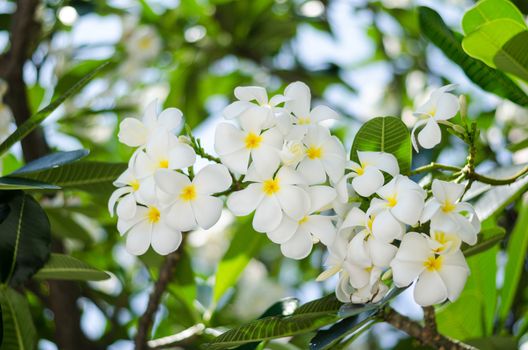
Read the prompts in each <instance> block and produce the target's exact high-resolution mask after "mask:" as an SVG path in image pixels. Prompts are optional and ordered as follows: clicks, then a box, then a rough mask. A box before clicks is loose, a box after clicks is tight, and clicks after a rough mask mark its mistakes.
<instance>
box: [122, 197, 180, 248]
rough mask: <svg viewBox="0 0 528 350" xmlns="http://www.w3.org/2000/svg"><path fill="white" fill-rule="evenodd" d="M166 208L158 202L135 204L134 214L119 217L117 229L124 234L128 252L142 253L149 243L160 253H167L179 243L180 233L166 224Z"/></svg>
mask: <svg viewBox="0 0 528 350" xmlns="http://www.w3.org/2000/svg"><path fill="white" fill-rule="evenodd" d="M167 219H168V213H167V210H166V209H164V208H163V207H161V205H160V204H159V203H158V202H151V203H147V204H146V206H142V205H136V208H135V213H134V216H133V217H131V218H123V217H119V220H118V221H117V229H118V231H119V233H121V235H124V234H126V235H127V238H126V249H127V251H128V252H129V253H130V254H134V255H142V254H144V253H145V252H146V251H147V250H148V248H149V246H150V245H152V248H153V249H154V250H155V251H156V252H157V253H158V254H161V255H167V254H169V253H171V252H173V251H175V250H176V249H178V247H179V246H180V244H181V241H182V234H181V232H180V231H178V230H176V229H174V228H173V227H171V226H170V225H169V224H168V220H167Z"/></svg>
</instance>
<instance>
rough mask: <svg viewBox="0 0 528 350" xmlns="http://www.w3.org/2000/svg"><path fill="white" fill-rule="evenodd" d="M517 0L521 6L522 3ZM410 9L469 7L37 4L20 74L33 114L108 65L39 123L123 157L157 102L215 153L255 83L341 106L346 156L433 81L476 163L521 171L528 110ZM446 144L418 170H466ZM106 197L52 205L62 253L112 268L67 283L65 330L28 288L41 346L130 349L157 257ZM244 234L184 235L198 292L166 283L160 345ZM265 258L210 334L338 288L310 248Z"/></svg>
mask: <svg viewBox="0 0 528 350" xmlns="http://www.w3.org/2000/svg"><path fill="white" fill-rule="evenodd" d="M514 2H515V3H516V4H517V6H518V7H519V8H520V9H521V10H522V11H524V13H526V10H527V9H528V5H527V3H526V2H525V1H523V0H519V1H514ZM418 5H426V6H429V7H432V8H434V9H435V10H436V11H437V12H438V13H439V14H440V15H441V16H442V18H443V19H444V21H445V22H446V23H447V24H448V25H449V26H450V27H451V28H453V29H454V30H457V31H460V20H461V17H462V15H463V13H464V11H465V10H467V8H469V7H470V6H471V5H473V1H469V0H451V1H440V0H436V1H432V0H431V1H411V0H381V1H361V0H329V1H319V0H308V1H302V0H240V1H234V0H200V1H199V0H181V1H178V0H137V1H135V0H110V1H102V0H101V1H99V0H97V1H81V0H78V1H50V0H46V1H43V2H42V4H41V6H40V7H39V9H38V11H37V14H36V16H38V21H40V22H41V23H42V28H41V31H40V33H38V36H37V38H38V40H36V43H35V47H34V49H35V51H34V53H33V54H32V57H31V60H30V61H29V62H28V63H26V65H25V66H24V80H25V82H26V84H27V87H28V94H29V100H30V104H31V108H32V111H33V112H35V111H37V110H38V109H39V108H41V107H43V106H46V105H47V104H48V103H49V102H50V101H51V100H52V99H53V98H54V97H56V96H59V95H60V94H62V93H64V91H65V90H66V89H67V88H68V87H69V86H71V85H72V83H74V82H76V81H78V80H79V79H81V78H82V77H83V76H84V75H86V74H87V73H88V72H90V71H92V70H93V69H95V68H96V67H97V66H99V65H100V64H101V63H102V62H104V61H108V60H110V62H111V63H110V64H109V65H108V66H107V67H106V68H105V69H104V71H103V72H102V73H101V74H99V75H98V78H97V79H95V80H94V81H93V82H91V83H90V84H89V85H88V86H87V87H86V88H84V89H83V90H82V91H81V92H79V93H77V94H76V95H75V96H74V97H73V98H71V99H69V100H68V101H67V102H66V103H64V104H63V105H62V106H61V107H60V108H59V109H58V110H57V111H56V112H54V113H53V115H52V116H51V117H50V118H49V119H48V120H46V122H45V123H44V127H43V128H44V133H45V136H46V140H47V143H48V144H49V146H50V147H51V148H52V149H57V150H73V149H78V148H86V149H89V150H90V151H91V154H90V156H89V159H91V160H104V161H113V162H124V161H126V160H127V159H128V158H129V156H130V154H131V149H129V148H127V147H126V146H123V145H121V144H119V143H118V141H117V136H116V135H117V128H118V124H119V122H120V120H122V119H123V118H125V117H129V116H134V117H140V116H141V113H142V110H143V108H144V107H145V106H146V105H147V104H148V103H149V102H151V101H152V100H153V99H158V100H159V101H160V102H161V103H162V104H163V105H164V106H165V107H178V108H180V109H181V110H182V111H183V113H184V115H185V118H186V122H187V123H188V124H189V126H190V127H191V128H193V133H194V134H195V135H196V136H197V137H199V138H201V139H202V144H203V145H204V147H205V149H206V150H208V151H210V152H211V153H214V151H213V135H214V126H215V124H216V123H217V122H218V121H220V120H221V119H222V116H221V111H222V109H223V108H224V107H225V106H226V105H227V104H228V103H229V102H230V101H232V100H233V90H234V88H235V87H236V86H240V85H260V86H264V87H266V88H267V89H268V90H269V91H270V92H280V91H282V89H283V88H284V86H285V85H287V84H288V83H290V82H293V81H297V80H301V81H304V82H306V83H307V84H308V85H309V86H310V87H311V89H312V94H313V101H314V103H316V104H318V103H325V104H327V105H329V106H331V107H332V108H334V109H336V110H337V111H339V113H340V115H341V119H340V120H339V121H336V122H334V123H333V124H332V128H333V131H334V132H335V133H336V134H337V135H338V136H339V137H340V138H341V139H342V140H343V141H344V142H345V144H346V145H347V146H348V147H349V146H350V145H351V142H352V139H353V136H354V134H355V132H356V131H357V130H358V128H359V127H360V125H361V124H362V123H363V122H364V121H366V120H369V119H370V118H373V117H376V116H382V115H393V116H401V117H402V119H403V120H404V122H405V123H406V124H408V125H409V126H410V127H411V126H412V124H413V123H414V117H413V116H412V110H413V106H415V105H416V104H417V103H418V102H420V101H421V100H423V99H424V98H426V97H427V96H428V93H429V92H430V90H431V88H433V87H438V86H441V85H444V84H446V83H456V84H458V87H457V89H456V91H457V93H460V94H466V95H467V97H468V101H469V115H470V117H472V118H477V121H478V124H479V126H480V127H481V128H482V133H481V141H482V145H481V150H480V153H479V157H481V160H483V159H484V160H485V161H483V162H482V164H481V165H480V166H479V170H480V171H483V172H485V171H487V170H489V169H493V168H495V167H498V166H506V165H510V164H520V163H525V162H527V161H528V150H527V149H524V150H523V147H522V145H523V141H524V142H525V143H526V139H527V137H528V111H527V110H526V109H522V108H520V107H518V106H517V105H515V104H513V103H511V102H508V101H505V100H502V99H500V98H498V97H497V96H495V95H492V94H489V93H486V92H484V91H483V90H481V89H480V88H479V87H478V86H476V85H474V84H473V83H472V82H471V81H470V80H469V79H468V78H467V77H466V76H465V74H464V72H463V71H462V70H461V69H460V68H459V67H458V66H456V65H454V64H453V63H452V62H451V61H449V60H448V59H447V58H446V57H445V56H444V55H443V53H442V52H441V51H440V50H439V49H438V48H436V47H434V46H433V45H431V44H429V43H428V42H427V41H426V40H425V39H424V38H423V37H421V34H420V29H419V24H418V19H417V15H416V6H418ZM14 9H15V5H14V3H13V2H12V1H10V0H4V1H1V2H0V52H2V51H5V50H6V49H7V47H8V41H9V34H8V30H9V24H10V16H11V14H12V12H13V11H14ZM2 106H3V107H4V108H3V109H0V115H1V118H0V119H1V120H0V124H1V125H0V133H1V134H2V137H5V136H6V135H7V134H8V133H9V132H10V131H12V130H14V128H15V125H14V122H13V121H12V120H11V119H10V118H11V117H10V112H9V110H7V109H6V108H5V106H4V105H2ZM443 140H444V141H443V143H442V145H441V147H437V148H436V149H435V150H433V151H421V152H420V153H419V154H417V155H415V157H414V160H413V164H414V166H415V167H416V166H420V165H424V164H427V163H429V162H431V161H432V160H437V161H440V162H442V163H447V164H453V165H462V164H463V163H464V161H465V157H466V151H465V146H464V144H463V143H461V142H460V141H459V140H456V139H455V138H453V137H449V136H448V135H444V138H443ZM507 145H509V147H506V146H507ZM512 145H513V146H512ZM2 162H3V171H4V173H8V172H9V171H10V170H11V169H15V168H17V167H18V166H19V165H20V164H21V162H22V152H21V149H20V148H16V149H15V150H14V151H13V152H12V154H10V155H8V156H7V157H6V158H4V159H3V160H2ZM109 190H110V189H109ZM103 192H104V191H103ZM103 192H101V193H91V194H79V193H73V194H65V195H63V196H59V197H56V198H54V199H53V200H50V201H49V202H47V203H46V210H47V212H48V215H49V216H50V219H51V221H52V230H53V234H54V235H55V236H56V237H57V238H60V239H62V240H63V242H64V245H65V249H66V250H67V251H68V252H71V254H72V255H74V256H77V257H79V258H81V259H82V260H83V261H87V262H89V263H91V264H92V265H94V266H97V267H98V268H101V269H105V270H108V271H110V272H111V273H112V279H110V280H108V281H104V282H99V283H88V284H82V285H74V286H73V287H71V285H69V287H68V288H74V292H75V293H74V296H75V298H74V299H73V302H74V308H73V309H72V310H73V313H74V314H72V315H71V320H72V322H71V323H72V324H63V325H60V324H57V325H54V322H53V321H54V319H55V315H54V313H53V311H52V310H51V309H50V308H49V307H48V304H47V302H48V301H47V300H46V299H47V298H50V297H52V296H51V295H50V294H49V293H48V292H49V291H48V290H47V289H46V286H33V288H32V292H31V293H30V301H31V305H32V312H33V315H34V318H35V323H36V325H37V329H38V331H39V336H40V338H41V339H42V340H41V341H40V342H39V349H42V350H52V349H57V348H58V346H57V344H56V343H55V341H54V339H55V334H56V327H65V329H66V328H67V329H70V328H71V331H72V332H76V334H77V336H79V337H80V339H81V338H82V342H81V341H80V343H82V344H89V345H87V346H88V347H83V348H81V347H79V349H84V348H87V349H88V348H91V349H99V348H100V349H105V348H108V349H111V350H125V349H132V348H133V343H132V341H130V340H128V339H130V338H131V337H132V335H133V334H134V332H135V327H136V322H137V319H138V317H139V316H140V315H141V313H142V312H143V310H144V308H145V305H146V302H147V298H148V293H149V288H150V286H151V276H155V274H156V272H155V271H156V268H157V266H159V264H160V262H161V260H160V258H159V257H156V256H155V255H154V254H147V255H146V256H145V257H142V258H141V259H138V258H136V257H133V256H131V255H129V254H128V253H127V252H126V251H125V249H124V246H123V240H122V238H121V237H119V234H118V232H117V230H116V229H115V221H114V220H113V219H111V218H110V216H109V214H108V213H107V210H106V201H107V199H108V195H109V193H110V192H109V191H108V192H104V193H103ZM514 206H515V204H514V205H513V207H514ZM513 207H512V208H511V210H510V211H508V210H507V211H506V212H505V214H503V215H502V216H501V218H497V220H501V223H502V224H504V225H505V226H506V227H508V225H510V228H511V226H512V225H513V222H514V218H515V215H516V214H515V213H516V211H515V208H513ZM512 215H513V217H512ZM247 228H248V227H247V225H244V223H243V222H237V221H235V219H234V218H233V217H232V215H230V214H229V213H228V212H227V211H226V212H225V213H224V214H223V216H222V219H221V220H220V222H219V223H218V224H217V225H216V226H214V227H213V228H212V229H210V230H208V231H207V232H206V231H196V232H193V233H191V234H189V236H188V238H187V242H186V244H187V248H186V252H187V254H186V257H187V258H186V259H185V261H186V264H185V266H184V267H182V269H184V270H186V271H187V273H188V272H189V271H192V272H193V274H194V280H195V282H196V285H195V286H191V287H189V284H188V283H187V282H185V281H176V282H175V283H173V284H171V286H170V288H169V293H168V295H167V297H166V299H165V300H164V304H163V306H162V309H161V312H160V313H159V314H158V316H157V318H156V322H155V327H154V337H161V336H166V335H170V334H173V333H176V332H178V331H181V330H182V329H185V328H187V327H189V326H192V325H193V324H194V323H195V322H197V320H199V317H200V315H201V314H203V313H204V312H205V313H207V310H208V308H209V307H210V305H209V302H210V298H211V293H212V292H211V290H212V285H213V283H214V273H215V269H216V266H217V264H218V262H219V260H220V259H221V258H222V256H223V254H224V253H225V251H226V249H227V247H228V246H229V244H230V240H231V238H232V237H233V235H234V234H235V233H236V231H237V230H244V229H246V230H247ZM259 251H260V253H259V254H258V256H256V257H255V258H254V259H252V260H251V262H250V263H249V265H248V267H247V268H246V270H245V271H244V273H243V275H242V277H241V279H240V281H239V282H238V284H237V286H236V288H233V289H231V290H229V292H228V293H227V294H226V295H225V296H224V297H223V298H222V299H221V301H220V303H219V304H218V306H217V311H216V312H215V313H214V314H213V315H212V317H213V319H212V322H213V323H214V324H215V325H217V326H229V325H233V324H239V323H241V322H244V321H247V320H251V319H253V318H255V317H258V315H259V314H261V313H262V312H263V311H264V310H265V309H266V308H267V307H268V306H269V305H271V304H273V303H274V302H276V301H277V300H279V299H280V298H283V297H286V296H295V297H297V298H299V299H300V301H301V302H306V301H309V300H312V299H315V298H318V297H321V296H323V295H325V294H328V293H331V292H332V290H333V286H334V284H335V280H330V281H328V282H326V283H324V284H321V283H317V282H315V281H314V280H315V277H316V276H317V275H318V274H319V272H320V269H321V266H322V261H323V259H324V256H323V253H322V250H320V249H315V251H314V252H313V253H312V255H311V256H310V257H309V258H307V259H305V260H303V261H293V260H289V259H286V258H284V257H282V256H281V254H280V251H279V249H278V246H276V245H272V244H263V246H262V247H261V249H260V250H259ZM495 253H497V252H495ZM495 257H497V260H495ZM490 261H491V263H494V262H497V264H498V265H497V266H498V269H499V273H498V274H497V276H498V277H497V279H495V273H493V274H491V277H488V280H489V282H486V283H487V286H490V283H491V286H492V288H493V285H494V284H495V285H497V286H500V284H501V273H500V271H501V270H500V269H501V266H502V265H501V261H502V260H501V254H500V253H499V254H496V255H495V256H491V257H490V258H489V259H488V260H487V262H486V263H489V262H490ZM483 263H484V262H483ZM179 272H180V271H177V272H176V273H177V274H178V273H179ZM526 277H527V276H526V273H525V272H524V273H523V277H522V280H521V283H522V284H521V286H524V287H526V286H527V284H528V279H527V278H526ZM483 285H484V284H483ZM524 287H522V288H521V290H524ZM474 289H475V290H476V292H475V293H477V294H474V295H471V298H472V299H471V298H470V299H466V300H465V303H466V304H467V303H468V300H472V301H473V302H475V303H482V304H485V303H486V298H487V297H486V295H485V293H484V292H483V291H481V294H482V295H478V290H479V288H474ZM526 292H528V289H527V290H526ZM195 294H196V296H197V298H196V300H193V299H194V295H195ZM526 297H527V296H526V293H525V292H521V293H519V295H518V296H517V297H516V298H517V299H516V303H515V305H514V308H513V310H512V311H513V313H514V314H516V316H515V317H513V318H512V319H511V320H510V323H508V324H507V326H508V327H510V329H511V330H512V332H514V330H515V327H522V326H523V324H521V325H519V322H518V321H519V320H524V318H523V317H522V316H523V315H524V314H525V313H526V312H527V310H526V307H525V304H526V303H525V299H526ZM65 302H66V301H65ZM75 306H76V307H75ZM395 308H396V309H398V310H399V311H401V312H402V313H404V314H406V315H409V316H411V317H419V316H420V315H421V311H420V309H419V308H418V307H417V306H416V305H414V303H413V302H412V301H411V296H410V295H409V293H407V292H406V293H404V294H403V295H401V296H400V297H399V298H398V299H397V300H396V301H395ZM465 312H467V310H465V311H464V310H462V309H460V310H459V312H458V313H460V314H462V317H461V318H460V319H452V320H451V321H452V322H453V327H460V328H461V330H460V332H461V333H463V332H469V333H475V334H469V335H470V336H475V337H476V336H479V335H481V336H484V335H486V334H485V333H486V330H485V329H483V327H481V326H479V325H473V326H472V327H469V328H470V329H463V328H464V327H463V323H464V320H465V319H464V317H468V316H467V315H463V314H464V313H465ZM479 312H482V313H485V312H486V311H485V310H484V309H482V310H481V311H479ZM479 316H480V315H479ZM440 317H442V316H440ZM449 317H451V316H449ZM472 317H473V316H472ZM474 317H477V316H474ZM76 320H79V322H78V323H79V324H78V325H77V324H76V323H77V322H76ZM467 320H468V322H477V321H475V319H474V318H469V319H467ZM484 328H485V327H484ZM478 332H480V333H482V334H477V333H478ZM465 335H466V336H467V335H468V334H465ZM521 336H522V334H521ZM305 340H306V339H305ZM302 341H303V340H302V339H300V340H299V341H298V344H302ZM90 346H91V347H90ZM410 346H411V342H410V341H409V340H408V339H406V338H405V336H404V334H403V333H400V332H398V331H396V330H394V329H392V328H390V327H388V326H384V325H376V326H375V327H374V328H373V330H372V331H371V332H368V333H366V334H364V335H363V336H362V337H361V339H359V340H358V342H356V343H355V345H354V347H353V348H354V349H392V348H399V349H407V348H409V347H410ZM302 348H303V346H302V345H299V349H302Z"/></svg>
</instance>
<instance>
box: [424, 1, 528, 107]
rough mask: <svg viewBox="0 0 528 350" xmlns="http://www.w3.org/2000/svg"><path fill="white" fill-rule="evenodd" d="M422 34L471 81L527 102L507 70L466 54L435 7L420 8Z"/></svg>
mask: <svg viewBox="0 0 528 350" xmlns="http://www.w3.org/2000/svg"><path fill="white" fill-rule="evenodd" d="M418 14H419V20H420V28H421V30H422V33H423V34H424V35H425V36H426V37H427V38H428V39H429V40H430V41H431V42H432V43H433V44H435V45H436V46H437V47H438V48H440V49H441V50H442V51H443V52H444V54H445V55H446V56H447V57H448V58H449V59H450V60H451V61H453V62H455V63H456V64H458V65H459V66H460V67H461V68H462V70H463V71H464V73H465V74H466V75H467V77H468V78H469V79H471V81H473V82H474V83H475V84H477V85H478V86H480V87H481V88H482V89H484V90H486V91H489V92H492V93H494V94H496V95H498V96H501V97H503V98H507V99H509V100H510V101H512V102H515V103H517V104H518V105H521V106H526V105H528V95H526V93H525V92H524V91H523V90H522V89H521V88H519V86H518V85H517V84H515V82H514V81H513V80H511V79H510V78H508V76H506V75H505V74H504V73H502V72H500V71H497V70H495V69H493V68H491V67H489V66H487V65H486V64H485V63H483V62H481V61H479V60H477V59H474V58H472V57H470V56H468V55H467V54H466V52H465V51H464V49H463V48H462V45H461V41H462V40H461V38H460V36H458V35H455V33H453V32H452V31H451V30H450V29H449V28H448V27H447V26H446V24H445V23H444V21H443V20H442V18H441V17H440V16H439V15H438V13H436V12H435V11H434V10H432V9H430V8H428V7H423V6H422V7H419V10H418Z"/></svg>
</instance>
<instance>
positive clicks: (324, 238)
mask: <svg viewBox="0 0 528 350" xmlns="http://www.w3.org/2000/svg"><path fill="white" fill-rule="evenodd" d="M302 226H304V227H305V228H306V230H308V232H310V233H311V234H312V235H314V236H315V237H317V238H318V239H319V240H320V241H321V243H323V244H324V245H326V246H328V245H330V244H332V243H333V242H334V240H335V236H336V228H335V226H334V224H333V223H332V218H331V217H329V216H323V215H310V217H309V218H308V221H306V223H304V224H303V225H302Z"/></svg>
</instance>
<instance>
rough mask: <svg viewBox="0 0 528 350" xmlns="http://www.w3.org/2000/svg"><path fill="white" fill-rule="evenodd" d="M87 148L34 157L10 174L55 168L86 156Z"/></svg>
mask: <svg viewBox="0 0 528 350" xmlns="http://www.w3.org/2000/svg"><path fill="white" fill-rule="evenodd" d="M88 153H89V152H88V150H85V149H78V150H75V151H68V152H55V153H51V154H48V155H46V156H44V157H41V158H38V159H35V160H34V161H32V162H29V163H27V164H26V165H24V166H23V167H21V168H20V169H17V170H16V171H14V172H13V173H12V174H10V175H14V174H17V175H20V174H27V173H34V172H37V171H42V170H47V169H51V168H56V167H59V166H62V165H65V164H68V163H72V162H75V161H76V160H79V159H81V158H83V157H86V156H87V155H88Z"/></svg>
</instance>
